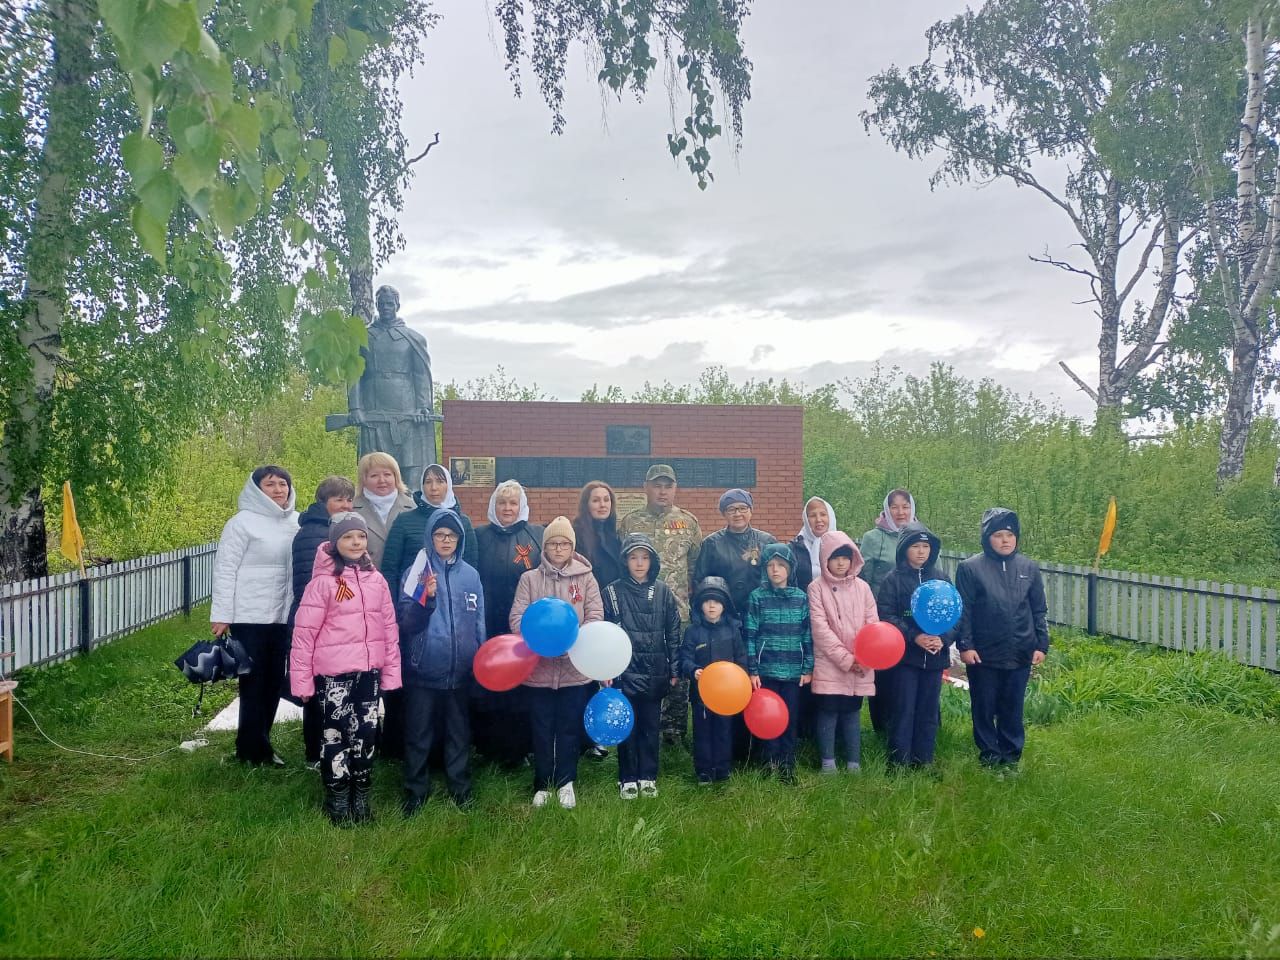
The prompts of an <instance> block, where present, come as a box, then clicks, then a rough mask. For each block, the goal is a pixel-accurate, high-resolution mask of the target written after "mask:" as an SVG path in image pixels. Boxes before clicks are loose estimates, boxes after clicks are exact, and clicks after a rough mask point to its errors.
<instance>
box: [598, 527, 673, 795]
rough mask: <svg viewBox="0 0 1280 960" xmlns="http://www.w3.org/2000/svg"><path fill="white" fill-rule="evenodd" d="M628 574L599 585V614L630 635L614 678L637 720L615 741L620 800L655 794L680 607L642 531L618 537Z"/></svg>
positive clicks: (659, 562) (652, 547)
mask: <svg viewBox="0 0 1280 960" xmlns="http://www.w3.org/2000/svg"><path fill="white" fill-rule="evenodd" d="M622 561H623V563H624V564H626V567H627V575H626V576H625V577H621V578H619V579H617V580H615V581H613V582H612V583H610V584H609V585H608V586H607V587H605V588H604V596H603V600H604V618H605V619H606V620H608V621H610V622H611V623H617V624H621V625H622V628H623V629H624V630H626V631H627V636H628V637H630V638H631V663H630V664H629V665H628V666H627V669H626V670H624V671H623V672H622V676H620V677H618V679H617V680H614V681H613V686H616V687H617V688H618V689H620V690H621V691H622V692H623V693H624V694H625V695H626V696H627V699H629V700H630V701H631V706H632V708H633V709H634V710H635V715H636V722H635V727H634V728H632V731H631V735H630V736H629V737H627V739H626V740H624V741H622V743H620V744H618V791H619V793H620V794H621V795H622V799H623V800H634V799H635V798H636V797H637V796H639V795H644V796H646V797H656V796H657V795H658V784H657V781H658V726H659V723H660V721H661V719H662V700H663V698H664V697H665V696H666V695H667V693H668V692H669V691H670V690H671V688H672V686H674V685H675V682H676V655H677V653H678V652H679V648H680V608H679V607H678V606H677V605H676V598H675V594H673V593H672V592H671V588H670V587H668V586H667V585H666V584H665V583H663V582H662V581H661V580H659V579H658V573H659V571H660V570H661V566H662V564H661V561H659V559H658V551H657V548H655V547H654V545H653V541H652V540H650V539H649V538H648V537H646V536H645V535H644V534H642V533H633V534H630V535H628V536H627V537H626V538H625V539H624V540H623V541H622Z"/></svg>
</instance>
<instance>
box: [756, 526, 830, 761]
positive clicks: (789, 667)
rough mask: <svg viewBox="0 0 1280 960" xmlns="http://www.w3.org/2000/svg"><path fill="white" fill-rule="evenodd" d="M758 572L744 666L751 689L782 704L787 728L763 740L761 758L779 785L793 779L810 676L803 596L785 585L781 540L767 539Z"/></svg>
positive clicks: (789, 561) (790, 565)
mask: <svg viewBox="0 0 1280 960" xmlns="http://www.w3.org/2000/svg"><path fill="white" fill-rule="evenodd" d="M761 560H762V563H763V566H764V576H763V577H761V582H760V586H758V587H756V589H754V590H752V591H751V596H750V597H749V598H748V600H747V622H746V624H745V629H744V630H743V635H744V637H745V638H746V641H747V663H748V664H749V666H748V668H747V670H748V672H749V673H750V674H751V685H752V686H753V687H755V688H756V689H759V688H760V687H764V688H765V689H767V690H772V691H773V692H774V693H776V694H777V695H778V696H780V697H781V698H782V702H783V703H785V704H786V705H787V715H788V720H787V728H786V730H784V731H783V732H782V734H781V735H780V736H777V737H774V738H773V739H772V740H766V741H765V742H764V753H765V760H766V761H767V762H768V764H769V767H770V769H772V770H775V771H777V772H778V774H779V775H780V776H781V778H782V781H783V782H784V783H794V782H795V769H796V727H797V724H798V721H799V716H798V712H799V706H800V688H801V687H804V686H807V685H808V684H809V682H810V681H811V680H812V679H813V635H812V634H811V633H810V630H809V597H808V594H806V593H805V592H804V591H803V590H800V589H798V588H797V587H793V586H790V582H791V571H792V569H794V567H795V565H796V562H795V557H793V556H792V554H791V548H790V547H788V546H787V545H786V544H785V543H771V544H769V545H768V546H766V547H765V548H764V554H763V556H762V557H761Z"/></svg>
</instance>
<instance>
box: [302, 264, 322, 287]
mask: <svg viewBox="0 0 1280 960" xmlns="http://www.w3.org/2000/svg"><path fill="white" fill-rule="evenodd" d="M302 282H303V283H304V284H306V286H307V289H308V290H319V289H320V288H321V287H322V286H324V277H322V276H321V275H320V271H318V270H316V269H315V268H314V267H311V268H309V269H308V270H307V272H306V273H304V274H303V275H302Z"/></svg>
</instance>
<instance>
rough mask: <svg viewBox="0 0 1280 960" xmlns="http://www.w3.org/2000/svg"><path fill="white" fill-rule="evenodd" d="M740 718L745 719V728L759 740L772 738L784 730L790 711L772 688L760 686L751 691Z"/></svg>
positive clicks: (789, 719) (789, 720)
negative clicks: (767, 688)
mask: <svg viewBox="0 0 1280 960" xmlns="http://www.w3.org/2000/svg"><path fill="white" fill-rule="evenodd" d="M742 719H744V720H745V721H747V729H748V730H750V731H751V732H752V733H753V734H755V736H757V737H759V738H760V739H761V740H772V739H773V738H774V737H780V736H782V734H783V733H784V732H786V729H787V724H788V723H790V722H791V713H790V711H788V710H787V703H786V701H785V700H783V699H782V698H781V697H780V696H778V695H777V694H776V693H774V692H773V691H772V690H766V689H765V688H764V687H761V688H760V689H759V690H755V691H753V692H752V694H751V699H750V700H749V701H747V709H745V710H743V711H742Z"/></svg>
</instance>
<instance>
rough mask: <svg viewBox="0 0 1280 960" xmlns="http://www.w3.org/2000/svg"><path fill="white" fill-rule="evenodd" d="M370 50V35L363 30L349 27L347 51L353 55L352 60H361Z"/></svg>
mask: <svg viewBox="0 0 1280 960" xmlns="http://www.w3.org/2000/svg"><path fill="white" fill-rule="evenodd" d="M368 49H369V35H368V34H367V33H365V32H364V31H363V30H357V29H355V28H354V27H347V50H348V51H350V53H351V59H352V60H359V59H360V58H361V57H363V56H364V52H365V51H366V50H368Z"/></svg>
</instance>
